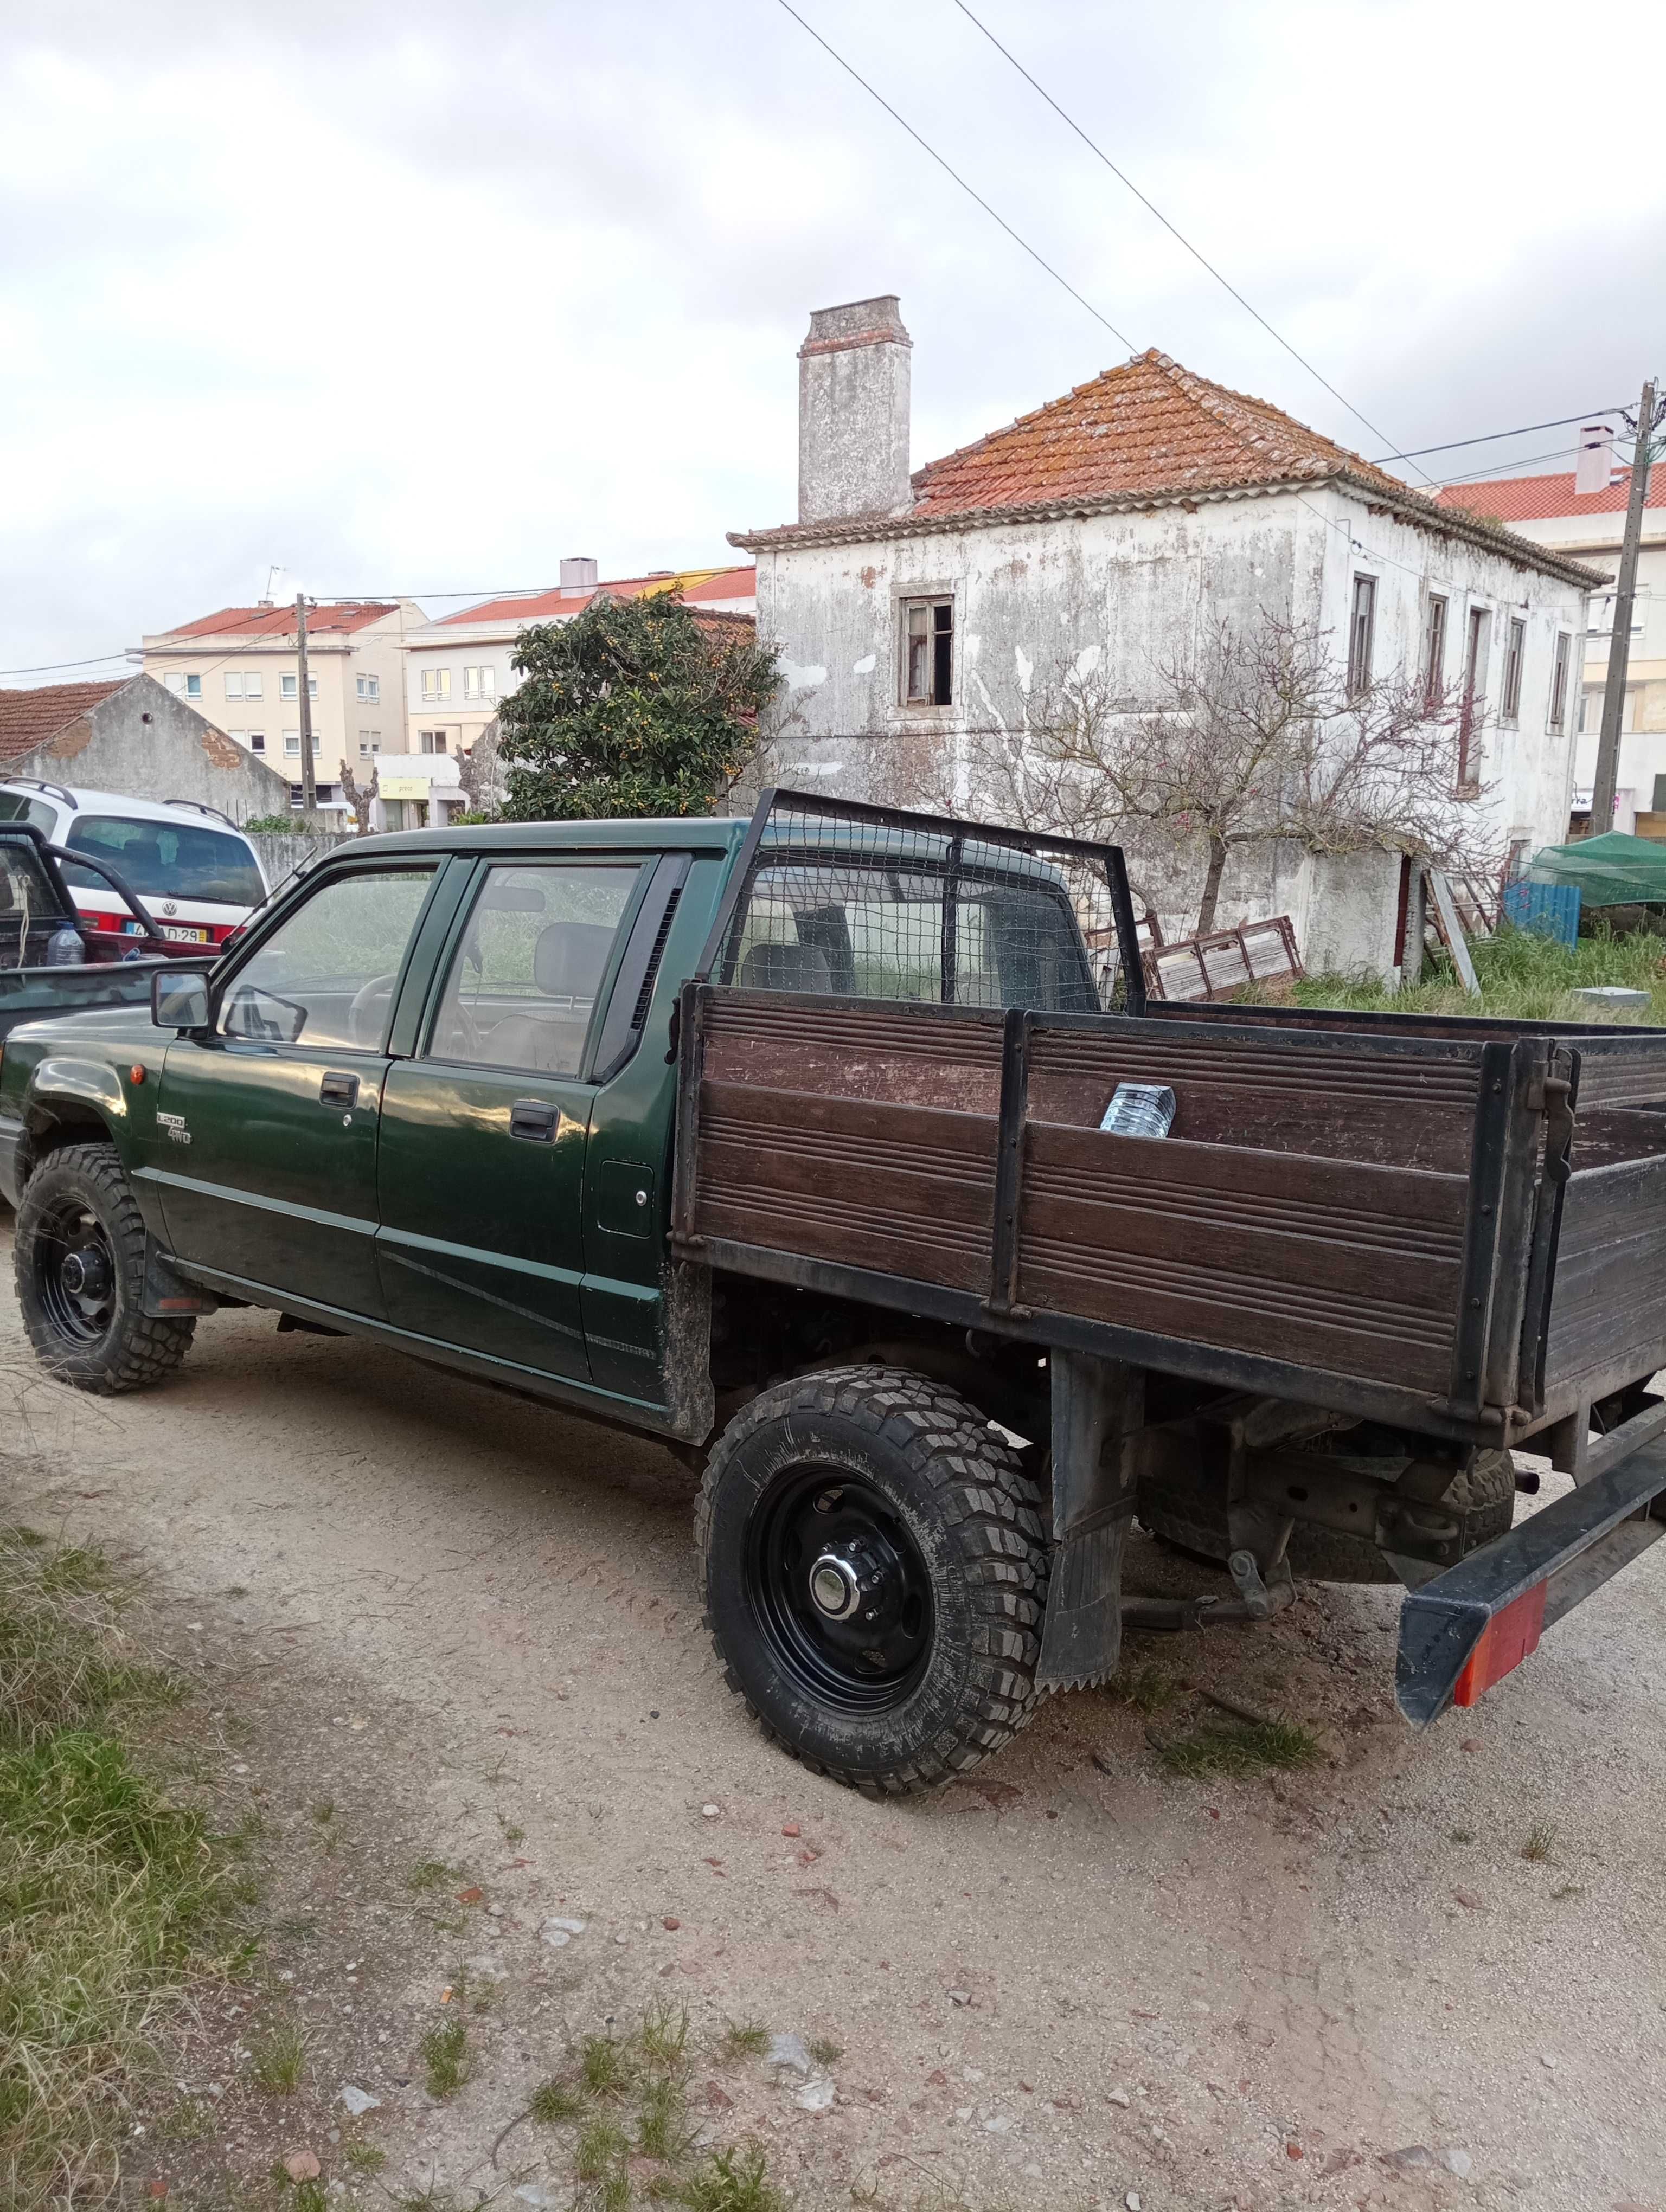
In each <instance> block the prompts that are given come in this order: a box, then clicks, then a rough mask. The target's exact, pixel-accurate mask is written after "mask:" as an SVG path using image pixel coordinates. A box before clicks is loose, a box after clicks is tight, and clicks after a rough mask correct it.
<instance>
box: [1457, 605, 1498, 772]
mask: <svg viewBox="0 0 1666 2212" xmlns="http://www.w3.org/2000/svg"><path fill="white" fill-rule="evenodd" d="M1492 624H1493V611H1492V609H1491V608H1490V607H1471V608H1470V610H1469V615H1468V621H1467V622H1466V623H1465V625H1464V631H1463V699H1462V705H1461V706H1460V708H1459V709H1458V757H1457V781H1458V789H1459V790H1460V791H1468V790H1469V789H1471V788H1472V787H1474V784H1475V782H1476V781H1477V778H1476V775H1475V773H1474V758H1473V757H1472V756H1473V750H1474V741H1475V732H1476V730H1477V729H1478V728H1479V727H1480V726H1481V716H1482V714H1484V713H1485V712H1486V708H1487V694H1486V691H1485V690H1484V689H1483V686H1484V684H1485V683H1486V680H1487V653H1488V652H1489V650H1490V647H1491V644H1492V637H1491V632H1492Z"/></svg>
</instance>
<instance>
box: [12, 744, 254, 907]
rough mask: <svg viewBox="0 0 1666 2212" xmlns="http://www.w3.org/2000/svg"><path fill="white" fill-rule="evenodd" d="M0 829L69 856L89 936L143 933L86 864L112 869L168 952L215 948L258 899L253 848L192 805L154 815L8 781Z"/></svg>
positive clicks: (214, 811) (148, 807)
mask: <svg viewBox="0 0 1666 2212" xmlns="http://www.w3.org/2000/svg"><path fill="white" fill-rule="evenodd" d="M0 822H28V823H33V826H34V827H35V828H36V829H39V830H40V832H41V833H42V835H43V836H46V838H47V839H48V841H49V842H51V843H52V844H55V845H59V846H62V847H63V848H64V850H65V852H66V853H69V854H75V855H76V856H78V857H77V858H76V859H75V860H65V861H64V880H65V882H66V883H67V884H69V885H70V890H72V892H73V893H74V895H75V902H76V907H77V908H79V910H80V911H81V912H82V914H83V915H86V917H87V919H88V921H90V922H92V923H93V925H94V927H95V928H98V929H103V930H109V931H111V932H113V933H115V934H116V935H118V936H122V937H136V936H139V935H142V934H143V932H142V931H141V930H140V928H139V926H138V924H137V922H136V921H135V920H134V918H133V916H132V915H131V914H130V913H129V912H128V911H127V909H126V907H125V904H124V902H122V900H120V899H119V898H118V897H117V896H116V895H115V894H114V893H113V892H112V890H111V888H110V886H109V884H108V883H107V882H106V881H105V880H104V879H103V878H102V877H101V876H100V874H99V873H98V872H97V871H96V869H94V867H93V866H90V865H89V863H90V862H92V861H94V860H107V861H110V862H112V863H113V865H114V866H116V867H118V868H119V869H120V871H121V872H122V875H123V877H124V878H125V880H126V882H127V883H128V884H131V887H132V889H133V890H136V891H137V893H138V894H139V896H141V897H142V898H143V899H146V900H148V901H149V902H150V903H151V905H152V907H153V908H154V910H155V915H156V918H157V921H158V924H159V926H160V927H161V930H162V932H163V934H164V935H165V936H167V938H168V939H170V940H171V941H172V942H173V943H174V944H176V945H205V946H208V947H210V949H212V948H215V947H217V946H219V945H223V944H224V943H225V942H226V940H227V939H228V937H230V936H231V934H232V933H233V932H234V930H237V929H240V927H242V925H243V924H244V923H245V922H246V921H247V920H248V918H249V916H250V915H251V914H252V912H253V910H254V908H256V907H258V905H259V904H260V903H261V902H262V901H263V900H264V897H265V896H266V878H265V876H264V872H262V869H261V866H260V862H259V860H258V857H257V855H256V853H255V849H254V848H253V846H252V845H251V844H250V842H249V841H248V839H247V838H246V836H244V835H243V833H242V831H241V830H240V829H239V828H238V827H237V825H236V823H234V822H233V821H232V819H231V818H230V817H229V816H228V815H225V814H222V813H221V812H220V811H219V810H218V808H217V807H213V806H206V805H203V804H202V803H201V802H200V801H198V800H197V799H168V800H167V802H166V803H165V804H164V805H157V804H156V803H155V802H154V801H153V800H151V799H125V798H123V797H121V796H119V794H117V793H113V792H108V791H78V790H73V789H71V788H70V787H69V786H68V785H65V784H58V783H41V782H39V781H35V780H34V779H33V778H30V777H18V776H14V777H12V778H11V779H10V780H9V781H5V782H0ZM79 856H85V857H84V858H82V857H79Z"/></svg>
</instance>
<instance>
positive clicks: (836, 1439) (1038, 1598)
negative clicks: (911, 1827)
mask: <svg viewBox="0 0 1666 2212" xmlns="http://www.w3.org/2000/svg"><path fill="white" fill-rule="evenodd" d="M696 1541H697V1542H698V1544H699V1547H700V1552H701V1557H702V1569H703V1574H704V1583H705V1597H706V1621H707V1626H708V1628H709V1629H710V1630H711V1632H712V1637H713V1640H714V1643H715V1644H716V1646H717V1650H718V1655H719V1656H720V1657H721V1659H722V1661H723V1662H724V1664H725V1668H726V1669H727V1678H728V1681H729V1686H730V1687H731V1688H732V1689H733V1690H735V1691H737V1692H739V1694H740V1695H741V1696H742V1697H744V1698H745V1700H746V1702H747V1704H748V1705H750V1707H751V1710H752V1711H753V1712H754V1713H755V1714H756V1716H757V1718H758V1719H759V1721H761V1722H762V1723H763V1727H764V1728H765V1729H766V1730H767V1731H768V1732H769V1734H770V1735H773V1736H774V1737H775V1739H776V1740H777V1741H779V1742H780V1743H781V1744H782V1745H783V1746H784V1747H785V1748H786V1749H787V1750H788V1751H790V1752H791V1753H793V1755H794V1756H795V1757H796V1758H799V1759H802V1760H804V1762H805V1764H806V1765H808V1766H810V1767H812V1768H813V1769H814V1770H815V1771H817V1772H818V1773H825V1774H828V1775H830V1776H831V1777H832V1778H834V1779H835V1780H836V1781H840V1782H843V1783H847V1784H850V1785H851V1786H852V1787H853V1788H855V1789H859V1790H865V1791H866V1792H868V1793H869V1794H870V1795H874V1796H879V1795H885V1794H888V1793H893V1792H899V1791H903V1790H917V1789H923V1788H926V1787H928V1786H929V1785H931V1784H933V1783H939V1782H944V1781H946V1780H948V1779H949V1778H951V1777H952V1776H953V1775H955V1774H957V1773H961V1772H964V1771H965V1770H966V1769H967V1768H968V1767H970V1766H973V1765H976V1763H977V1761H978V1760H979V1759H983V1758H985V1757H987V1756H988V1753H990V1752H992V1751H994V1750H997V1749H999V1747H1000V1746H1001V1745H1002V1744H1003V1743H1005V1742H1006V1741H1007V1740H1008V1738H1009V1737H1011V1736H1012V1735H1015V1734H1016V1733H1017V1731H1018V1729H1020V1728H1021V1727H1022V1726H1023V1725H1024V1723H1025V1720H1026V1719H1027V1718H1028V1717H1029V1714H1030V1711H1031V1705H1032V1704H1033V1702H1034V1699H1035V1672H1036V1662H1037V1657H1038V1656H1039V1651H1040V1642H1041V1622H1042V1612H1043V1601H1044V1599H1045V1595H1046V1584H1047V1552H1046V1545H1045V1541H1044V1538H1043V1530H1042V1524H1041V1520H1040V1516H1039V1515H1038V1513H1037V1498H1036V1492H1035V1488H1034V1486H1033V1485H1032V1484H1031V1482H1030V1481H1028V1480H1027V1479H1026V1478H1025V1475H1024V1474H1023V1473H1022V1472H1021V1470H1020V1468H1019V1466H1018V1460H1017V1458H1016V1456H1015V1455H1014V1454H1013V1453H1012V1450H1011V1449H1009V1448H1008V1446H1007V1445H1006V1444H1005V1443H1003V1442H1002V1441H1001V1440H1000V1437H998V1436H997V1435H996V1434H995V1432H994V1431H993V1430H991V1429H990V1427H989V1426H988V1423H987V1422H986V1421H985V1420H984V1419H983V1417H982V1414H981V1413H977V1412H976V1410H975V1409H974V1408H973V1407H970V1405H968V1404H967V1403H966V1401H965V1400H964V1399H963V1398H961V1397H958V1395H956V1394H955V1393H954V1392H953V1391H951V1390H948V1389H945V1388H944V1387H943V1386H942V1385H940V1384H939V1383H931V1382H928V1381H927V1379H926V1378H925V1377H923V1376H919V1375H915V1374H910V1373H907V1372H904V1371H901V1370H895V1369H884V1368H873V1367H855V1368H843V1369H834V1370H830V1371H826V1372H823V1373H819V1374H815V1375H810V1376H804V1377H802V1378H801V1379H800V1380H798V1381H796V1382H792V1383H780V1384H777V1385H776V1386H775V1388H774V1389H769V1390H766V1391H764V1392H763V1394H762V1395H760V1396H758V1397H757V1398H755V1399H754V1400H753V1401H751V1404H750V1405H749V1406H747V1407H746V1408H745V1411H744V1412H742V1413H740V1414H739V1415H738V1416H737V1418H736V1419H734V1420H733V1422H732V1423H731V1424H730V1425H729V1427H728V1429H727V1431H725V1432H724V1435H723V1436H722V1437H721V1440H720V1442H719V1443H718V1445H717V1447H716V1449H715V1450H714V1452H713V1454H712V1457H711V1461H710V1464H709V1465H708V1468H707V1471H706V1477H705V1481H704V1484H703V1486H702V1491H701V1496H700V1504H699V1509H698V1514H697V1517H696Z"/></svg>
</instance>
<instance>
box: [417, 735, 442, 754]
mask: <svg viewBox="0 0 1666 2212" xmlns="http://www.w3.org/2000/svg"><path fill="white" fill-rule="evenodd" d="M417 743H418V744H420V745H421V746H422V748H423V751H424V752H425V753H442V752H444V750H446V733H445V732H444V731H443V730H421V731H419V732H417Z"/></svg>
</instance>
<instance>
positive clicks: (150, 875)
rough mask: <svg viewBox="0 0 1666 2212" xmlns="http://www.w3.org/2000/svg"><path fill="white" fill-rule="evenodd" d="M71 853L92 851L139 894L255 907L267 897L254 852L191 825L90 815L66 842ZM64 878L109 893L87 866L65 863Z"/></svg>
mask: <svg viewBox="0 0 1666 2212" xmlns="http://www.w3.org/2000/svg"><path fill="white" fill-rule="evenodd" d="M64 842H65V844H67V845H68V847H69V848H70V851H71V852H76V853H91V854H94V856H95V858H97V859H99V860H108V861H109V863H110V865H111V866H112V867H113V868H116V869H119V871H120V872H121V874H122V875H123V876H124V877H125V879H126V881H127V883H128V884H129V885H130V886H131V888H132V889H133V890H136V891H137V892H138V893H139V894H140V895H141V896H149V897H151V898H182V899H206V900H208V901H210V902H212V903H215V904H217V905H220V906H258V904H259V903H260V902H261V900H262V899H264V897H265V896H266V887H265V885H264V884H263V883H262V882H261V880H260V871H259V869H258V867H257V866H255V860H254V855H253V854H252V852H251V851H250V850H249V848H248V847H247V846H246V844H245V843H244V842H243V840H242V839H241V838H240V837H234V836H230V835H229V834H228V832H227V831H225V830H223V829H205V828H199V827H198V825H197V824H196V823H191V822H180V823H173V822H130V821H127V820H125V818H124V817H122V816H121V815H119V814H89V815H87V816H86V817H83V818H82V819H79V820H77V821H76V824H75V826H74V828H73V829H71V830H70V834H69V836H68V837H67V838H66V839H65V840H64ZM64 881H65V883H67V884H74V885H75V886H76V889H77V890H89V891H108V890H109V889H110V885H109V884H107V883H106V882H105V880H104V878H102V877H101V876H96V875H94V872H93V871H92V870H91V869H90V868H77V867H76V866H75V865H74V864H73V862H71V861H68V860H66V861H65V862H64Z"/></svg>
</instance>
